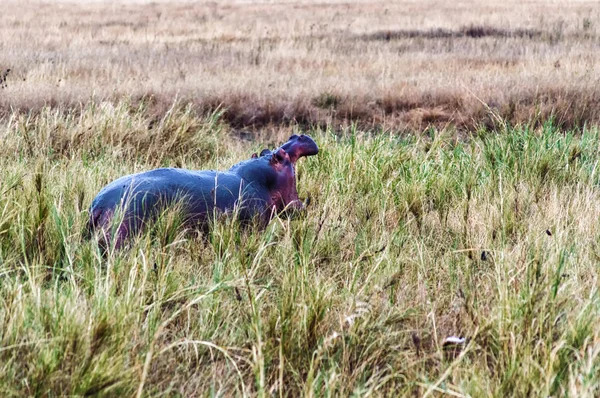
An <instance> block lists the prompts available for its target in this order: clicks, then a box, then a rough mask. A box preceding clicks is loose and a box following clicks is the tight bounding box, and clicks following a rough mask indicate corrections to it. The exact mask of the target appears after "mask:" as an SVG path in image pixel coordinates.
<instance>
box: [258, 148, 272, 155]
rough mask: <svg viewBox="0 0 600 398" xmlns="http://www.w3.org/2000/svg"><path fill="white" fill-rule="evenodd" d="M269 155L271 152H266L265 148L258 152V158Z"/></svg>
mask: <svg viewBox="0 0 600 398" xmlns="http://www.w3.org/2000/svg"><path fill="white" fill-rule="evenodd" d="M269 153H271V151H270V150H268V149H267V148H265V149H263V150H262V151H260V156H265V155H268V154H269Z"/></svg>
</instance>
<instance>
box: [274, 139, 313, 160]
mask: <svg viewBox="0 0 600 398" xmlns="http://www.w3.org/2000/svg"><path fill="white" fill-rule="evenodd" d="M279 149H283V150H284V151H285V152H287V154H288V155H289V157H290V161H291V162H292V163H294V164H295V163H296V161H298V159H300V158H301V157H303V156H314V155H316V154H318V153H319V147H318V146H317V143H316V142H315V141H314V140H313V139H312V138H310V137H309V136H308V135H304V134H301V135H296V134H294V135H292V136H291V137H290V138H289V139H288V141H287V142H286V143H285V144H283V145H282V146H280V147H279Z"/></svg>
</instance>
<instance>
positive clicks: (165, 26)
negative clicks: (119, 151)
mask: <svg viewBox="0 0 600 398" xmlns="http://www.w3.org/2000/svg"><path fill="white" fill-rule="evenodd" d="M596 5H597V3H596V2H594V1H528V2H525V3H524V2H521V1H516V0H508V1H504V2H502V3H501V4H497V2H495V1H484V2H481V1H474V0H468V1H463V2H460V3H455V2H445V1H441V0H433V1H423V2H421V1H399V2H394V3H393V4H389V2H386V1H355V2H339V1H324V2H318V3H317V2H309V1H302V0H299V1H279V2H266V1H265V2H260V1H228V2H194V3H191V2H174V1H160V2H152V3H148V2H140V1H137V2H122V3H121V2H107V3H101V2H89V1H88V2H79V3H74V2H56V1H49V2H43V3H42V2H37V1H28V2H26V3H25V4H23V2H20V1H19V2H3V5H2V7H3V12H2V13H0V37H2V40H1V41H0V54H2V56H1V58H0V68H1V69H2V70H4V69H6V68H10V69H12V72H11V74H10V75H9V76H8V79H7V84H8V88H6V89H3V90H1V91H0V114H2V115H4V116H6V115H8V114H10V112H11V109H17V110H20V111H23V112H29V111H32V110H33V111H35V110H38V109H40V108H41V107H42V106H43V105H50V106H65V107H79V106H80V104H81V103H85V102H88V101H90V100H93V101H100V100H117V99H121V98H123V97H125V98H128V99H131V101H132V103H134V104H135V103H136V102H138V101H140V100H146V101H147V102H148V103H149V104H150V105H151V106H150V107H149V112H153V113H156V114H157V116H161V115H162V114H164V112H165V111H166V109H168V107H169V106H170V105H171V104H172V103H173V100H174V98H175V97H177V98H179V99H180V102H181V103H187V102H189V103H192V104H193V106H194V107H195V108H196V109H197V110H198V111H200V112H205V111H212V110H214V109H215V108H216V107H218V106H222V107H224V108H226V109H227V111H226V112H225V115H224V118H225V120H226V121H228V122H229V123H231V124H232V125H233V126H234V127H240V126H257V127H261V126H265V125H268V124H288V123H294V122H297V123H301V124H322V123H334V124H336V125H337V124H339V123H344V122H347V121H348V120H355V121H360V122H361V124H362V125H363V126H381V125H383V126H385V127H390V128H394V129H398V130H403V129H407V128H408V129H415V128H416V129H422V128H424V127H425V126H427V125H428V124H435V125H438V126H439V125H446V124H454V125H457V126H458V127H472V126H474V125H476V124H479V123H489V122H490V120H491V118H490V112H489V110H488V109H487V108H486V106H485V105H484V103H485V104H487V105H489V107H491V109H493V110H494V111H495V112H496V113H497V114H499V115H500V116H502V117H504V118H506V119H507V120H508V121H510V122H513V123H518V122H531V121H533V122H536V121H541V120H545V119H546V118H547V117H549V116H550V115H553V116H554V117H555V118H556V119H557V124H559V125H562V126H580V125H582V124H583V123H586V122H587V123H597V122H598V121H600V106H599V105H600V89H599V87H600V85H599V84H598V83H599V80H600V74H599V73H598V72H599V70H598V69H599V66H598V65H600V62H599V61H600V59H599V58H600V55H599V54H600V51H598V50H599V49H598V39H599V34H598V26H600V12H599V11H598V8H597V6H596Z"/></svg>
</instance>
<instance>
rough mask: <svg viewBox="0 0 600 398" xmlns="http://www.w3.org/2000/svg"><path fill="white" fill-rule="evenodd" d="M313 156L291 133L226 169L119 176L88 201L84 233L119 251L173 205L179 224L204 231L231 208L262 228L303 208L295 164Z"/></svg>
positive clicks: (307, 143)
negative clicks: (180, 218)
mask: <svg viewBox="0 0 600 398" xmlns="http://www.w3.org/2000/svg"><path fill="white" fill-rule="evenodd" d="M318 152H319V148H318V146H317V144H316V143H315V141H314V140H313V139H312V138H311V137H309V136H308V135H292V136H291V137H290V138H289V140H288V141H287V142H286V143H284V144H283V145H282V146H281V147H279V148H277V149H274V150H272V151H271V150H268V149H265V150H263V151H262V152H261V153H260V156H259V155H258V154H253V155H252V157H251V158H250V159H248V160H245V161H242V162H240V163H237V164H236V165H234V166H233V167H231V168H230V169H229V170H227V171H216V170H198V171H196V170H185V169H179V168H159V169H154V170H150V171H145V172H141V173H136V174H131V175H127V176H124V177H121V178H119V179H117V180H115V181H113V182H111V183H110V184H108V185H107V186H105V187H104V188H102V190H101V191H100V192H99V193H98V195H97V196H96V197H95V198H94V200H93V201H92V204H91V207H90V209H89V220H88V225H87V231H88V234H89V235H91V234H92V233H94V232H95V231H101V232H102V237H101V238H102V240H101V242H102V243H103V246H105V247H107V246H108V245H110V244H111V241H112V240H113V239H114V241H113V242H112V243H114V247H115V248H117V249H119V248H121V247H123V245H124V244H125V243H126V242H127V240H128V239H129V238H131V237H133V236H135V235H136V234H138V233H139V232H141V231H142V230H143V228H144V227H145V226H146V225H148V223H149V222H152V221H154V220H155V219H156V218H157V216H158V215H159V214H160V213H161V212H162V211H164V210H165V209H167V208H168V207H169V206H173V205H174V204H176V203H178V204H180V205H181V206H182V207H181V210H182V216H183V221H184V224H185V225H191V226H196V227H202V226H204V227H205V226H206V225H207V223H208V221H209V220H210V219H211V217H212V216H213V215H214V214H217V213H234V210H235V213H236V214H237V216H238V217H239V218H240V220H241V221H250V220H253V219H258V221H259V223H260V224H261V225H263V226H264V225H266V224H267V223H268V222H269V221H270V219H271V217H273V215H275V214H277V213H280V212H282V211H284V210H290V209H291V210H301V209H303V208H304V204H303V203H302V202H301V201H300V200H299V198H298V191H297V190H296V172H295V164H296V161H297V160H298V159H299V158H301V157H303V156H313V155H316V154H317V153H318ZM115 214H119V218H118V221H120V222H119V223H118V225H115V224H116V223H115V222H114V221H113V218H114V216H115ZM113 227H114V229H113Z"/></svg>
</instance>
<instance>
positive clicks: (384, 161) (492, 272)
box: [0, 105, 600, 396]
mask: <svg viewBox="0 0 600 398" xmlns="http://www.w3.org/2000/svg"><path fill="white" fill-rule="evenodd" d="M148 122H149V121H148V120H146V119H144V118H143V117H140V116H139V115H137V114H135V113H129V112H127V107H126V106H124V107H121V106H120V105H114V106H113V105H102V106H100V107H99V108H95V107H93V106H91V107H90V108H84V109H83V110H82V111H81V114H80V115H79V116H77V117H74V116H73V114H72V113H70V112H58V111H47V112H46V111H45V112H42V113H41V114H40V115H39V116H37V117H33V118H25V117H22V116H15V117H14V118H11V119H9V121H8V122H5V123H3V124H2V127H1V128H0V136H2V139H3V145H2V149H1V150H2V152H3V157H2V158H1V160H0V193H1V195H0V276H1V279H0V325H2V327H1V328H0V394H1V395H3V396H11V395H69V394H75V395H86V394H100V395H108V396H113V395H117V394H124V395H135V394H138V393H139V394H141V395H144V396H145V395H162V394H166V393H167V394H172V395H186V396H189V395H199V394H200V395H244V394H246V395H277V396H279V395H317V396H321V395H349V394H356V395H365V394H369V393H372V394H375V395H380V394H390V395H411V394H414V393H416V394H418V395H426V394H433V393H439V392H443V391H447V392H453V393H458V394H464V395H471V396H482V395H494V396H526V395H532V394H533V395H542V396H548V395H553V396H563V395H569V396H597V395H598V393H599V388H600V387H599V386H600V378H599V377H598V374H599V369H598V367H599V365H600V323H599V322H598V319H599V315H600V300H599V297H598V294H597V288H598V279H597V277H598V272H597V269H598V268H597V264H598V261H599V259H600V248H599V247H598V239H599V237H600V228H599V223H598V219H599V216H600V206H599V205H598V203H600V193H599V192H598V183H599V181H600V178H599V177H598V172H597V166H598V160H597V159H598V157H599V151H600V149H599V148H600V136H599V132H598V130H597V129H587V130H583V131H578V132H571V131H560V130H557V129H556V128H555V127H554V126H553V124H552V122H551V121H550V122H548V123H546V124H545V125H544V127H542V128H537V129H531V128H529V127H527V126H521V127H506V128H505V129H504V130H503V129H502V128H500V129H499V130H498V131H488V130H485V129H482V130H480V131H478V132H477V133H476V134H474V135H473V136H472V137H470V138H469V139H466V140H463V141H457V140H456V139H455V138H454V136H453V134H452V132H451V131H438V130H431V131H428V132H427V134H423V135H416V136H406V135H405V136H400V135H397V134H394V133H393V132H387V131H379V132H375V133H366V132H362V131H359V130H357V129H355V128H353V129H348V130H347V131H341V132H340V131H337V132H334V131H333V130H329V129H322V130H311V131H306V133H309V134H310V135H311V136H313V137H314V138H315V139H316V140H317V142H318V144H319V147H320V153H319V155H318V156H315V157H311V158H306V159H302V160H300V161H299V163H298V170H297V173H298V177H299V182H298V189H299V193H300V196H301V197H307V196H310V198H311V203H310V205H309V207H308V211H307V213H306V215H305V216H303V217H297V218H293V219H287V218H277V219H275V220H273V221H272V222H271V223H270V224H269V226H268V227H267V228H266V229H264V230H259V229H258V228H256V227H254V226H250V227H242V226H240V225H239V224H238V223H237V222H235V220H232V219H228V218H224V219H219V220H218V221H217V222H216V223H215V225H213V226H212V227H211V228H210V230H209V232H208V233H198V232H194V231H182V230H181V228H179V226H180V219H179V218H178V217H177V213H176V212H167V213H165V214H164V215H163V216H162V218H161V219H160V221H159V222H158V223H157V224H156V225H155V226H154V227H153V228H150V229H149V231H148V232H147V233H145V234H144V235H142V236H141V237H139V238H138V239H137V240H136V241H135V242H134V244H133V248H131V249H130V250H126V251H122V252H110V253H109V254H108V256H106V257H103V256H102V254H101V252H100V250H99V249H98V246H97V243H96V240H95V239H92V240H91V241H90V240H85V239H82V235H83V233H84V226H85V222H86V220H87V208H88V206H89V203H90V202H91V200H92V199H93V197H94V196H95V195H96V193H97V192H98V191H99V190H100V188H101V187H102V186H103V185H105V184H106V183H107V182H109V181H111V180H113V179H114V178H117V177H119V176H121V175H124V174H127V173H131V172H135V171H140V170H146V169H150V168H153V167H158V166H164V165H171V166H181V167H187V168H196V169H204V168H227V167H229V166H230V165H232V164H233V163H235V162H237V161H240V160H243V159H246V158H248V157H249V156H250V154H251V153H252V152H256V151H257V150H260V148H262V147H264V146H266V145H261V143H260V142H251V141H240V140H239V139H238V138H237V136H236V135H235V134H234V133H232V132H230V130H229V129H227V128H226V127H225V126H223V125H222V124H221V123H220V121H219V115H218V114H215V115H213V116H210V117H206V118H199V117H197V116H195V115H194V114H193V113H192V112H174V113H173V114H172V115H170V116H169V117H168V118H167V119H165V120H163V121H161V122H160V123H158V125H156V127H154V128H153V129H152V130H147V129H145V130H144V129H143V128H142V126H145V125H146V124H147V123H148ZM88 127H91V129H90V130H89V132H88V130H87V128H88ZM161 144H163V146H161ZM269 144H270V145H274V144H275V143H269ZM448 336H459V337H466V338H467V339H468V343H467V344H466V346H465V349H464V350H463V351H462V353H461V355H459V356H458V357H457V358H456V359H454V360H453V359H452V358H451V357H449V356H447V355H444V350H443V348H442V343H443V340H444V339H445V338H446V337H448Z"/></svg>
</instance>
